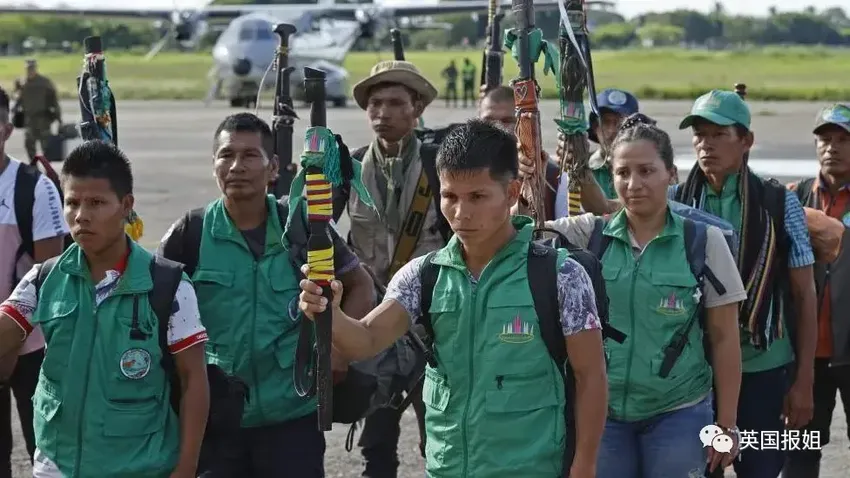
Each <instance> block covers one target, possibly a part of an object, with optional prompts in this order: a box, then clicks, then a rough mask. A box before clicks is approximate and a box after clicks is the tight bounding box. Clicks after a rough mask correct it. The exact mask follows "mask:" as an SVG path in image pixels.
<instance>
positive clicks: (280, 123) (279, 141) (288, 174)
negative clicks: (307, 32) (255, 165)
mask: <svg viewBox="0 0 850 478" xmlns="http://www.w3.org/2000/svg"><path fill="white" fill-rule="evenodd" d="M274 32H275V33H277V34H278V36H279V37H280V44H279V45H278V47H277V52H276V55H275V66H274V69H275V72H276V73H277V74H276V75H275V88H274V111H273V114H274V119H273V121H272V133H273V134H274V152H275V154H276V155H277V160H278V162H279V165H280V167H279V168H278V173H277V179H276V180H275V182H274V186H273V187H272V192H273V194H274V195H275V197H276V198H278V199H280V198H281V197H283V196H284V195H285V194H288V193H289V187H290V185H291V184H292V178H293V177H295V172H296V170H297V169H298V165H296V164H294V163H293V162H292V129H293V128H292V126H293V124H294V123H295V120H296V119H297V118H298V115H297V114H296V113H295V108H293V106H292V95H291V94H290V91H289V76H290V75H291V74H292V72H293V71H295V68H293V67H291V66H289V37H290V36H292V35H294V34H295V33H296V32H297V29H296V28H295V25H290V24H289V23H278V24H277V26H276V27H275V29H274Z"/></svg>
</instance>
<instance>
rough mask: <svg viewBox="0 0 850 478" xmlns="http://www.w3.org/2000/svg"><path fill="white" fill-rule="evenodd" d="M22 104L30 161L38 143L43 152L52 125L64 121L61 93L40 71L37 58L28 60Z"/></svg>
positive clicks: (26, 145) (25, 140)
mask: <svg viewBox="0 0 850 478" xmlns="http://www.w3.org/2000/svg"><path fill="white" fill-rule="evenodd" d="M19 101H20V105H21V106H22V107H23V111H24V127H25V128H26V133H25V136H24V147H25V148H26V150H27V155H28V156H29V158H30V161H33V159H34V158H35V156H36V154H37V153H36V143H38V144H39V145H40V146H41V151H42V153H43V152H44V150H45V148H46V146H47V139H48V138H49V137H50V134H51V133H50V126H51V125H52V124H53V122H54V121H59V122H60V123H61V121H62V114H61V110H60V109H59V95H58V94H57V93H56V87H55V86H53V82H52V81H50V80H49V79H48V78H47V77H46V76H43V75H41V74H39V73H38V69H37V65H36V62H35V60H27V78H26V81H25V82H24V84H23V87H22V88H21V93H20V100H19Z"/></svg>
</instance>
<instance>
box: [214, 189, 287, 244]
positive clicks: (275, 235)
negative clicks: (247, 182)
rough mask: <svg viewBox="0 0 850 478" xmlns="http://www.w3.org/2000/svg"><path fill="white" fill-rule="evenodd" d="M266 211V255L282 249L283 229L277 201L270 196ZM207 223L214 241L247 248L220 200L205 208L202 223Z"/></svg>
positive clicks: (267, 197)
mask: <svg viewBox="0 0 850 478" xmlns="http://www.w3.org/2000/svg"><path fill="white" fill-rule="evenodd" d="M266 210H267V212H268V215H267V216H266V254H268V253H270V252H273V251H274V250H275V249H276V248H278V247H283V246H282V245H281V237H282V236H283V227H281V218H280V216H279V215H278V210H277V200H276V199H275V197H274V196H273V195H271V194H268V195H266ZM283 220H284V221H285V220H286V218H283ZM208 221H210V222H209V224H210V226H209V227H210V234H212V237H214V238H215V239H220V240H226V241H233V242H236V243H239V244H242V245H244V246H245V247H248V246H247V244H246V243H245V238H244V237H242V233H241V232H240V231H239V229H238V228H237V227H236V225H235V224H233V220H232V219H231V218H230V214H228V212H227V209H225V207H224V201H223V200H222V199H221V198H218V199H216V200H215V201H213V202H212V203H210V205H209V206H207V210H206V213H205V215H204V223H207V222H208Z"/></svg>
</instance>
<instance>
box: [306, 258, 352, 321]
mask: <svg viewBox="0 0 850 478" xmlns="http://www.w3.org/2000/svg"><path fill="white" fill-rule="evenodd" d="M301 272H302V273H303V274H304V275H305V276H307V275H308V273H309V272H310V266H309V265H308V264H304V265H303V266H301ZM299 286H300V287H301V295H300V297H299V301H298V307H300V308H301V310H303V311H304V315H306V316H307V317H308V318H309V319H310V320H313V319H314V318H315V316H316V314H319V313H321V312H324V311H325V309H327V305H328V301H327V299H326V298H324V297H323V296H322V288H321V287H319V286H318V285H316V283H315V282H312V281H309V280H307V279H302V280H301V282H300V283H299ZM331 290H332V291H333V303H332V305H333V307H334V309H338V308H339V304H340V301H341V300H342V282H340V281H338V280H335V281H333V282H331Z"/></svg>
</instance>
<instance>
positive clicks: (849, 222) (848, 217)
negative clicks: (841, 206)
mask: <svg viewBox="0 0 850 478" xmlns="http://www.w3.org/2000/svg"><path fill="white" fill-rule="evenodd" d="M841 222H843V223H844V225H845V226H847V227H850V212H848V213H846V214H844V217H842V218H841Z"/></svg>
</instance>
